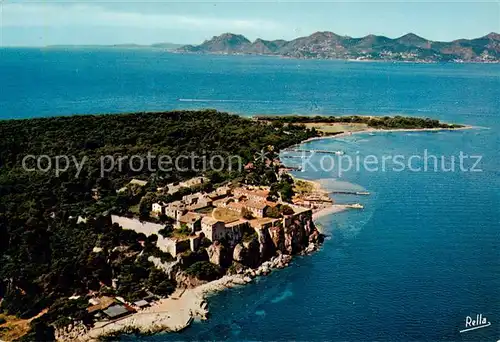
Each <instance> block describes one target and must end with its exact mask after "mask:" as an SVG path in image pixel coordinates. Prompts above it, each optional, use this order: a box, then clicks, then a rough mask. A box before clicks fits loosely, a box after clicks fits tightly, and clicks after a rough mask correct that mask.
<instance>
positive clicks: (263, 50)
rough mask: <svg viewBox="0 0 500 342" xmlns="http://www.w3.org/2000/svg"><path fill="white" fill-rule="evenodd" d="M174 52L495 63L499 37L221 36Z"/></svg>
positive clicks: (499, 42)
mask: <svg viewBox="0 0 500 342" xmlns="http://www.w3.org/2000/svg"><path fill="white" fill-rule="evenodd" d="M175 51H176V52H179V53H211V54H228V55H237V54H249V55H268V56H282V57H289V58H301V59H346V60H357V61H404V62H421V63H426V62H427V63H430V62H456V63H461V62H475V63H498V62H499V61H500V34H498V33H495V32H491V33H490V34H488V35H485V36H483V37H480V38H476V39H457V40H454V41H451V42H439V41H431V40H428V39H425V38H422V37H420V36H418V35H416V34H413V33H408V34H406V35H404V36H401V37H399V38H395V39H391V38H388V37H385V36H376V35H373V34H370V35H368V36H365V37H361V38H353V37H349V36H342V35H338V34H335V33H333V32H316V33H313V34H311V35H310V36H307V37H299V38H296V39H293V40H290V41H286V40H283V39H278V40H264V39H261V38H258V39H256V40H255V41H254V42H251V41H250V40H248V39H247V38H246V37H244V36H242V35H240V34H233V33H224V34H221V35H220V36H214V37H213V38H211V39H209V40H206V41H205V42H203V43H202V44H200V45H186V46H183V47H180V48H178V49H176V50H175Z"/></svg>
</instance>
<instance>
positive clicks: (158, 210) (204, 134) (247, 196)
mask: <svg viewBox="0 0 500 342" xmlns="http://www.w3.org/2000/svg"><path fill="white" fill-rule="evenodd" d="M339 125H342V126H339ZM332 127H334V128H335V130H336V132H332V130H333V129H334V128H332ZM346 127H347V128H349V127H351V128H352V127H358V128H360V129H362V128H363V127H364V128H365V129H368V128H369V127H371V128H373V127H376V128H377V129H395V128H397V129H424V130H425V129H457V128H463V127H464V126H460V125H450V124H444V123H440V122H439V121H437V120H431V119H420V118H409V117H392V118H391V117H360V116H346V117H330V116H321V117H319V116H318V117H312V116H309V117H307V116H259V117H254V118H244V117H240V116H237V115H232V114H228V113H221V112H217V111H215V110H203V111H173V112H159V113H131V114H116V115H84V116H71V117H51V118H41V119H27V120H6V121H0V134H1V135H2V137H4V138H3V139H2V141H0V150H1V151H2V154H0V193H1V196H0V263H1V265H2V267H1V268H0V305H1V308H2V312H3V313H0V338H1V339H3V340H20V341H31V340H54V339H56V338H57V339H58V340H62V341H63V340H82V341H85V340H96V339H98V338H101V337H104V336H114V335H115V334H121V333H127V332H141V333H154V332H159V331H179V330H181V329H183V328H185V327H186V326H188V325H189V324H190V323H191V321H192V320H193V319H194V318H195V317H200V318H206V315H207V312H208V311H207V304H206V302H205V294H206V293H208V292H211V291H215V290H220V289H224V288H227V287H231V286H234V285H239V284H245V283H248V282H251V281H252V278H254V277H256V276H261V275H266V274H268V273H269V272H271V270H272V269H273V268H282V267H286V266H287V265H288V264H289V262H290V261H291V258H292V256H293V255H295V254H307V253H310V252H312V251H314V250H316V249H317V248H318V245H319V244H321V242H322V240H323V235H322V234H321V232H320V231H319V230H318V228H317V227H316V225H315V222H314V220H315V218H317V217H318V216H319V215H321V213H325V212H333V211H336V210H341V209H345V207H342V208H341V207H338V206H337V207H335V205H334V203H333V200H332V199H331V198H330V197H329V196H328V193H326V192H325V191H323V190H322V189H321V188H320V186H319V185H318V184H317V183H314V182H312V183H311V182H307V181H303V180H298V179H294V178H293V177H292V176H291V175H290V174H289V171H290V169H289V168H287V167H286V166H284V165H283V164H282V163H281V161H280V159H279V151H280V150H283V149H285V148H287V147H289V146H292V145H296V144H299V143H300V142H302V141H305V140H307V139H314V138H319V137H323V136H326V135H330V134H333V133H337V134H339V133H341V132H344V133H345V132H346V130H347V128H346ZM193 154H194V155H196V156H198V157H199V158H197V159H194V161H193V160H192V159H191V160H190V159H189V158H187V156H191V155H193ZM27 155H29V156H31V158H32V159H33V160H31V162H29V161H28V162H27V161H26V160H27V159H26V158H25V157H26V156H27ZM151 155H154V156H174V157H175V156H183V157H182V158H180V159H178V160H177V164H176V165H175V166H176V167H172V168H168V169H165V168H162V167H161V166H162V165H161V158H151ZM41 156H48V157H41ZM63 156H70V157H71V158H69V157H68V160H77V161H79V162H78V163H67V164H64V165H62V164H61V163H62V162H63V161H65V159H64V157H63ZM214 156H218V157H217V158H214ZM125 157H127V158H125ZM234 157H237V158H234ZM79 158H80V159H79ZM34 160H37V161H38V163H39V164H40V165H41V166H42V167H38V168H37V162H34ZM116 160H119V161H120V162H117V163H115V161H116ZM124 160H125V161H126V162H123V161H124ZM141 160H143V161H147V163H142V164H141V162H140V161H141ZM207 160H210V161H212V160H218V162H216V163H215V164H212V165H211V168H206V167H205V168H204V167H203V166H204V165H203V164H204V161H205V162H206V161H207ZM221 160H230V161H237V162H241V164H240V165H239V166H241V167H237V166H238V163H236V165H234V164H225V165H222V164H223V162H222V161H221ZM40 165H38V166H40ZM48 165H52V166H53V167H52V168H50V167H48ZM141 165H142V167H140V166H141ZM55 166H58V168H57V169H56V170H54V167H55ZM63 166H64V167H63ZM112 166H114V167H112Z"/></svg>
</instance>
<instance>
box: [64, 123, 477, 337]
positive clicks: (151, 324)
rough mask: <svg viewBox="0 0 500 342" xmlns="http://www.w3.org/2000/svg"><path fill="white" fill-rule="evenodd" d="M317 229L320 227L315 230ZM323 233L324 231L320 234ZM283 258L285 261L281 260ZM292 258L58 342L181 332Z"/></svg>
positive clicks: (325, 211) (326, 211) (331, 209)
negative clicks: (217, 300)
mask: <svg viewBox="0 0 500 342" xmlns="http://www.w3.org/2000/svg"><path fill="white" fill-rule="evenodd" d="M472 128H475V127H473V126H464V127H460V128H422V129H371V128H369V129H365V130H361V131H354V132H344V133H340V134H335V135H329V136H322V137H314V138H310V139H306V140H304V141H302V142H301V143H300V144H303V143H306V142H308V141H314V140H321V139H331V138H336V137H344V136H349V135H352V134H360V133H365V134H366V133H376V132H429V131H452V130H464V129H472ZM292 177H293V178H294V179H295V180H300V181H304V182H307V183H310V184H311V185H312V188H313V189H312V191H314V192H317V193H323V194H325V195H326V196H328V191H327V190H325V189H324V187H323V185H322V184H321V182H320V179H318V180H308V179H303V178H299V177H295V176H292ZM348 209H350V207H349V205H348V204H330V205H325V206H322V207H321V208H317V209H316V210H315V211H314V210H313V216H312V219H313V222H314V223H316V221H317V220H318V219H320V218H322V217H325V216H328V215H333V214H336V213H340V212H343V211H346V210H348ZM318 230H319V228H318ZM321 233H323V232H321ZM317 248H318V246H317V245H315V244H310V245H309V246H308V247H307V248H306V249H305V250H304V252H303V254H310V253H312V252H314V251H315V250H317ZM283 259H284V260H283ZM292 259H293V257H292V256H289V255H283V254H280V255H278V256H276V257H273V258H272V259H271V260H270V261H266V262H264V263H263V264H261V265H260V266H259V267H258V268H257V269H246V270H245V271H244V272H243V273H242V274H234V275H225V276H223V277H222V278H220V279H217V280H214V281H211V282H207V283H204V284H201V285H199V286H197V287H194V288H191V289H181V288H178V289H176V291H175V292H174V293H173V294H172V295H171V296H169V297H168V298H164V299H160V300H159V301H157V302H154V303H152V305H151V307H149V308H146V309H142V310H139V311H137V312H136V313H133V314H131V315H129V316H126V317H124V318H121V319H117V320H115V321H110V322H101V324H99V323H97V324H96V325H95V326H94V327H92V328H90V329H87V328H86V327H85V326H83V325H82V324H75V325H74V326H73V327H72V328H71V329H69V331H58V333H57V334H56V340H57V341H61V342H62V341H67V340H72V341H81V342H91V341H99V340H100V339H101V338H102V337H105V336H111V337H112V336H118V335H123V334H132V333H139V334H146V335H150V334H157V333H167V332H180V331H182V330H184V329H186V328H187V327H189V326H190V325H191V323H192V322H193V321H194V320H195V319H197V320H205V319H207V315H208V304H207V302H206V300H207V298H208V297H209V296H210V295H212V294H215V293H217V292H220V291H223V290H226V289H230V288H233V287H235V286H242V285H246V284H248V283H250V282H252V280H253V279H252V278H254V277H257V276H264V275H267V274H268V273H270V272H271V270H272V269H276V268H284V267H287V266H288V264H289V262H290V261H291V260H292Z"/></svg>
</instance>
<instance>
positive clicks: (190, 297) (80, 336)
mask: <svg viewBox="0 0 500 342" xmlns="http://www.w3.org/2000/svg"><path fill="white" fill-rule="evenodd" d="M250 281H251V278H249V277H247V276H244V275H241V274H238V275H231V276H224V277H222V278H220V279H217V280H214V281H212V282H209V283H206V284H203V285H200V286H198V287H196V288H193V289H177V290H176V291H175V292H174V293H173V294H172V295H171V296H170V297H168V298H165V299H161V300H159V301H157V302H155V303H153V304H152V305H151V307H149V308H145V309H143V310H140V311H138V312H136V313H134V314H131V315H129V316H126V317H124V318H121V319H117V320H114V321H103V322H98V323H96V324H95V326H94V327H93V328H91V329H85V328H84V327H83V326H75V327H73V328H72V329H71V330H70V331H64V332H62V331H59V332H58V333H57V334H56V339H57V341H61V342H62V341H80V342H84V341H85V342H90V341H99V338H100V337H102V336H114V335H119V334H125V333H141V334H153V333H158V332H176V331H181V330H183V329H185V328H186V327H188V326H189V325H190V324H191V322H192V321H193V320H194V319H206V316H207V314H208V309H207V304H206V302H205V297H206V296H207V295H208V294H210V293H213V292H217V291H221V290H224V289H227V288H231V287H234V286H238V285H244V284H246V283H248V282H250Z"/></svg>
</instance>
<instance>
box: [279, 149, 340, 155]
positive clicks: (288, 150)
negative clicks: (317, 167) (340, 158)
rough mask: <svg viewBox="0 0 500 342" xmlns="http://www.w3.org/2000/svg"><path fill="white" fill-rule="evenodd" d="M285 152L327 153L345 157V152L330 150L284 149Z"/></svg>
mask: <svg viewBox="0 0 500 342" xmlns="http://www.w3.org/2000/svg"><path fill="white" fill-rule="evenodd" d="M283 151H284V152H305V153H327V154H337V155H343V154H344V151H328V150H307V149H303V148H288V149H284V150H283Z"/></svg>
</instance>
